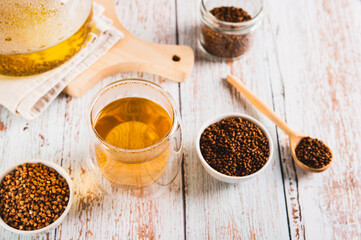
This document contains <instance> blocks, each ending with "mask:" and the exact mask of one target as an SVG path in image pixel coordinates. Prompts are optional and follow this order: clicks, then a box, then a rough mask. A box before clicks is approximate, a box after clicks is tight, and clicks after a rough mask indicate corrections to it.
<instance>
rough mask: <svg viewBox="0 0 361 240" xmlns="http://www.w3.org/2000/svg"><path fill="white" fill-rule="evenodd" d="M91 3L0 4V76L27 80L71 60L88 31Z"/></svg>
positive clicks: (28, 0) (7, 0) (19, 0)
mask: <svg viewBox="0 0 361 240" xmlns="http://www.w3.org/2000/svg"><path fill="white" fill-rule="evenodd" d="M91 19H92V0H1V1H0V74H2V75H8V76H29V75H35V74H39V73H43V72H46V71H48V70H51V69H53V68H55V67H57V66H59V65H61V64H62V63H64V62H66V61H67V60H69V59H70V58H71V57H72V56H74V55H75V54H76V53H77V52H78V51H79V50H80V49H81V48H82V46H83V45H84V44H85V42H86V40H87V38H88V33H89V32H90V30H91Z"/></svg>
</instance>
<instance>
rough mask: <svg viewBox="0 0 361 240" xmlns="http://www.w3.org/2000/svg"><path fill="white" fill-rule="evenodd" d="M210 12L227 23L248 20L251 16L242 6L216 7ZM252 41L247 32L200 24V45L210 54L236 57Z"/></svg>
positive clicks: (242, 52) (246, 48)
mask: <svg viewBox="0 0 361 240" xmlns="http://www.w3.org/2000/svg"><path fill="white" fill-rule="evenodd" d="M210 13H211V14H212V15H213V16H214V17H216V18H217V19H218V20H221V21H224V22H229V23H240V22H245V21H249V20H251V19H252V17H251V16H250V15H249V14H248V13H247V12H246V11H245V10H243V9H242V8H236V7H217V8H214V9H212V10H211V11H210ZM251 41H252V37H251V34H249V33H244V34H240V33H232V32H224V31H221V30H217V29H216V28H215V27H214V26H209V25H207V24H203V25H202V41H201V42H202V46H203V48H204V49H205V50H206V51H207V52H208V53H210V54H212V55H214V56H216V57H220V58H236V57H239V56H241V55H243V54H244V53H246V52H247V50H248V49H249V47H250V44H251Z"/></svg>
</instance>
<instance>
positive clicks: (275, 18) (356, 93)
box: [267, 0, 361, 239]
mask: <svg viewBox="0 0 361 240" xmlns="http://www.w3.org/2000/svg"><path fill="white" fill-rule="evenodd" d="M267 9H269V12H270V17H269V19H268V21H269V22H270V23H271V26H272V27H271V28H272V32H273V36H274V41H275V45H276V49H277V50H276V52H277V57H276V59H275V60H276V61H277V62H278V63H279V70H280V78H278V79H277V78H275V79H274V80H275V81H274V84H273V89H274V92H276V93H277V95H276V97H275V105H276V109H277V111H278V112H279V113H281V114H282V115H283V116H286V117H287V121H288V123H289V124H290V125H291V126H292V127H294V128H295V129H296V130H299V131H300V132H304V133H306V134H309V135H311V136H314V137H317V138H320V139H322V140H324V141H325V142H326V143H327V144H329V145H330V147H331V148H332V149H333V152H334V157H335V161H334V163H333V166H332V167H331V168H330V169H329V170H327V171H325V172H323V173H319V174H312V173H307V172H305V171H303V170H301V169H300V168H298V167H296V168H295V167H294V165H293V163H292V162H290V154H289V152H288V150H287V147H286V146H287V142H286V138H285V136H284V135H283V134H282V133H279V135H280V144H281V145H282V146H284V147H283V148H282V152H281V153H282V154H281V155H282V163H283V168H284V174H285V175H284V178H285V188H286V198H287V203H288V215H289V216H290V219H289V221H290V223H291V227H290V229H291V237H292V238H293V239H303V238H306V239H359V237H360V235H361V207H360V201H359V200H360V199H361V188H360V177H359V172H360V166H361V163H360V161H359V159H358V157H359V156H360V153H361V148H359V147H358V146H357V144H358V142H360V140H361V135H360V124H361V113H360V111H359V107H358V103H360V102H361V95H360V77H361V54H360V46H361V36H360V34H359V33H360V32H361V16H360V12H361V2H360V1H358V0H353V1H347V2H344V1H343V2H340V1H333V0H332V1H321V0H317V1H311V2H299V1H274V2H272V4H268V5H267ZM282 93H283V94H284V95H283V96H282ZM283 113H285V114H283ZM295 170H296V172H295Z"/></svg>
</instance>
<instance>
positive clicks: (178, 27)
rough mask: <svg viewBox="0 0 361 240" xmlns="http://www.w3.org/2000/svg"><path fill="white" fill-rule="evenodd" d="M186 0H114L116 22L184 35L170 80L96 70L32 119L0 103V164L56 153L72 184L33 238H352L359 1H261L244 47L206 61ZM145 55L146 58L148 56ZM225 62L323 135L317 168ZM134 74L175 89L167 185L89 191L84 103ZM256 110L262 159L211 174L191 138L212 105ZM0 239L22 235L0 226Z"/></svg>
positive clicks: (360, 57) (302, 127) (360, 159)
mask: <svg viewBox="0 0 361 240" xmlns="http://www.w3.org/2000/svg"><path fill="white" fill-rule="evenodd" d="M198 7H199V2H198V0H192V1H191V0H148V1H142V0H121V1H120V4H119V5H118V10H119V11H118V13H119V17H120V20H121V22H122V23H123V24H124V25H125V26H126V27H127V28H128V29H129V30H130V31H131V32H132V33H134V34H135V35H137V36H139V37H141V38H143V39H145V40H148V41H154V42H159V43H169V44H174V43H179V44H186V45H190V46H192V47H193V49H195V51H196V56H197V57H196V65H195V68H194V72H193V74H192V76H191V77H190V78H189V79H188V80H187V82H185V83H182V84H178V83H174V82H170V81H168V80H166V79H160V78H158V77H155V76H150V75H145V74H141V73H139V74H136V73H134V74H121V75H117V76H113V77H110V78H108V79H105V80H104V81H103V82H102V83H101V84H98V85H97V86H96V87H95V88H94V89H92V90H91V91H90V92H89V93H88V94H87V95H86V96H84V97H83V98H81V99H74V98H71V97H67V96H65V95H61V96H59V98H58V99H56V100H55V102H54V103H53V104H52V105H51V106H50V108H49V109H48V110H47V111H46V112H45V113H44V114H43V115H42V116H41V117H40V118H39V119H36V120H34V121H30V122H29V121H25V120H24V119H22V118H20V117H17V116H14V115H11V114H10V113H9V112H8V111H7V110H6V109H4V108H0V170H4V169H5V168H7V167H9V166H10V165H13V164H14V163H16V162H19V161H23V160H26V159H30V158H41V159H48V160H52V161H54V162H57V163H59V164H61V165H62V166H63V167H64V168H65V169H66V170H67V171H69V173H70V174H71V176H72V178H73V179H74V182H75V184H76V185H77V186H78V187H77V189H78V191H77V194H76V199H75V202H74V205H73V207H72V209H71V212H70V214H69V216H68V217H67V219H66V220H65V222H64V223H63V224H62V225H61V226H59V227H58V228H57V229H55V230H53V231H51V232H49V233H48V234H44V235H40V236H38V237H37V238H38V239H289V238H291V239H317V240H318V239H360V238H361V204H360V202H361V180H360V173H361V147H360V146H359V145H358V144H360V142H361V127H360V126H361V111H360V103H361V90H360V88H361V83H360V81H361V1H360V0H348V1H338V0H313V1H297V0H289V1H285V0H272V1H268V0H266V1H265V11H266V15H265V19H264V24H263V26H262V27H261V38H260V39H259V41H258V42H256V48H254V49H253V52H252V53H250V54H249V55H248V56H247V57H246V58H244V59H242V60H240V61H235V62H233V63H221V62H214V61H209V60H207V59H206V58H204V56H203V55H202V53H201V52H200V50H199V49H198V48H197V35H198V33H199V29H198V25H199V21H200V20H199V9H198ZM155 60H156V59H155ZM228 73H233V74H234V75H236V76H238V77H240V78H242V79H243V81H244V82H245V83H246V85H247V86H248V87H250V88H251V89H252V90H254V91H255V92H256V93H257V94H258V95H259V96H261V98H262V99H263V100H264V101H265V102H266V103H267V104H268V105H269V106H272V107H273V108H274V109H275V110H276V112H277V113H278V114H280V115H281V116H282V117H283V118H284V119H285V120H286V121H287V122H288V124H290V126H291V127H293V128H294V129H295V130H298V131H300V132H304V133H306V134H309V135H311V136H314V137H317V138H320V139H323V140H324V141H325V142H326V143H327V144H329V145H330V146H331V148H332V149H333V152H334V155H335V161H334V163H333V165H332V167H331V168H330V169H329V170H327V171H325V172H323V173H318V174H314V173H307V172H305V171H303V170H302V169H300V168H298V167H297V166H296V165H295V164H294V163H293V161H292V158H291V155H290V151H289V149H288V139H287V136H286V135H285V134H284V133H283V132H281V131H280V130H279V129H277V128H276V127H275V126H274V124H272V123H271V122H270V121H269V120H267V119H266V118H265V117H263V116H262V115H261V114H260V113H259V112H258V111H257V110H256V109H255V108H254V107H252V106H251V105H250V103H249V102H247V101H246V99H245V98H244V97H242V96H240V95H239V94H238V93H237V92H236V91H235V90H234V89H233V88H232V87H230V86H229V85H228V84H226V83H225V81H224V80H223V78H225V77H226V75H227V74H228ZM130 76H132V77H135V76H136V77H143V78H146V79H150V80H154V81H155V82H158V83H160V84H161V85H162V86H164V87H165V88H167V89H168V90H169V91H170V92H171V94H172V95H173V97H174V98H175V99H176V100H178V104H179V107H180V109H181V113H182V117H183V126H184V129H183V130H184V136H185V139H184V149H185V152H184V164H183V168H182V172H181V173H180V174H179V175H178V177H177V179H176V180H175V182H174V184H173V185H172V187H171V188H170V189H169V191H168V192H166V193H164V194H163V195H162V196H161V197H159V198H158V199H156V200H153V201H148V202H140V201H129V200H127V199H126V198H123V199H120V200H118V201H116V200H111V199H107V198H99V199H97V198H91V197H89V196H88V195H87V192H86V191H85V190H84V188H83V187H84V186H85V185H87V184H88V185H89V183H87V180H86V178H85V176H86V174H87V173H86V170H85V167H84V166H85V160H86V157H87V151H88V132H87V127H86V117H87V115H86V113H87V106H88V103H89V101H90V99H91V97H92V96H93V95H94V94H95V93H96V92H97V91H98V90H99V89H100V88H101V87H102V86H104V85H106V84H107V83H109V82H112V81H114V80H116V79H120V78H125V77H130ZM231 111H236V112H243V113H247V114H249V115H251V116H254V117H255V118H257V119H259V120H260V121H261V122H262V123H264V124H265V125H266V127H267V128H268V129H269V130H270V131H271V133H272V137H273V140H274V143H275V148H276V151H275V155H274V159H273V162H272V165H271V166H270V167H269V168H268V169H267V170H266V171H265V172H264V173H263V174H262V175H260V176H259V177H257V178H254V179H252V180H250V181H248V182H244V183H241V184H237V185H229V184H223V183H221V182H218V181H216V180H214V179H212V178H211V177H210V176H209V175H208V174H207V173H206V172H205V171H204V170H203V168H202V166H201V164H200V163H199V161H198V159H197V157H196V153H195V149H194V138H195V134H196V132H197V129H198V128H199V127H200V126H201V124H202V123H203V122H204V121H206V120H207V119H209V118H210V117H212V116H214V115H215V114H219V113H223V112H231ZM0 239H26V238H25V237H19V236H17V235H13V234H11V233H9V232H7V231H5V230H4V229H0Z"/></svg>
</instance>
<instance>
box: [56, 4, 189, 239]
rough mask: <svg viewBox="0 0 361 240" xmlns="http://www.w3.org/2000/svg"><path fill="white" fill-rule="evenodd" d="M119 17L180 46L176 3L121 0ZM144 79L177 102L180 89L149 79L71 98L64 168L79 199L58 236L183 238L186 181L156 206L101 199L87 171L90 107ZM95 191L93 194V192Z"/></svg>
mask: <svg viewBox="0 0 361 240" xmlns="http://www.w3.org/2000/svg"><path fill="white" fill-rule="evenodd" d="M119 3H120V4H119V5H118V15H119V17H120V21H121V22H122V24H124V26H125V27H126V28H127V29H129V31H130V32H132V33H133V34H135V35H136V36H138V37H141V38H143V39H144V40H147V41H153V42H159V43H168V44H171V43H175V42H176V38H175V36H176V34H175V32H176V31H175V26H176V24H175V4H174V2H173V1H168V0H162V1H159V0H158V1H155V0H152V1H147V3H146V6H144V4H145V3H144V2H142V1H120V2H119ZM126 77H140V78H145V79H149V80H152V81H155V82H157V83H160V84H161V85H162V86H164V87H165V88H166V89H167V90H169V91H170V93H171V94H172V96H173V97H174V99H175V100H176V102H177V103H178V99H179V94H178V93H179V90H178V84H177V83H174V82H170V81H168V80H165V79H161V78H159V77H156V76H152V75H146V74H142V73H139V74H136V73H134V74H118V75H116V76H113V77H109V78H107V79H106V80H104V81H103V82H102V83H101V84H98V85H97V86H96V87H95V88H93V89H92V90H91V91H90V92H89V93H87V94H86V95H85V96H84V97H82V98H80V99H75V98H69V99H68V105H67V120H66V123H65V128H64V129H65V133H64V136H65V137H66V141H65V145H64V149H63V166H64V167H65V169H68V168H69V170H71V175H72V177H73V178H74V182H75V185H77V186H79V188H78V192H77V197H76V200H75V203H74V205H73V208H72V210H71V212H70V215H69V217H68V218H67V219H66V221H65V222H64V223H63V225H62V226H61V227H60V228H59V230H58V232H57V238H58V239H182V238H184V236H183V235H184V229H183V222H184V220H183V202H182V199H183V197H182V191H181V189H182V179H181V175H180V174H179V176H178V177H177V179H176V180H175V182H174V184H173V185H172V187H171V188H170V190H169V191H167V192H165V193H164V194H163V195H161V196H160V197H159V198H157V199H154V200H152V201H145V202H142V201H139V200H132V198H129V197H127V196H123V197H121V198H120V199H110V198H109V197H102V196H101V195H99V194H97V192H96V189H94V188H93V187H92V186H93V185H92V183H93V182H92V181H93V180H92V179H93V178H92V176H91V172H89V171H87V168H86V161H87V158H88V148H89V147H88V146H89V129H88V126H87V118H88V116H87V113H88V104H89V102H90V100H91V98H92V97H93V96H94V95H95V93H96V92H97V91H98V90H99V89H100V88H101V87H102V86H105V85H106V84H108V83H110V82H112V81H115V80H118V79H122V78H126ZM87 189H89V191H88V190H87Z"/></svg>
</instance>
